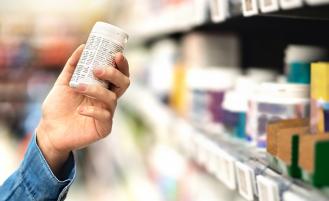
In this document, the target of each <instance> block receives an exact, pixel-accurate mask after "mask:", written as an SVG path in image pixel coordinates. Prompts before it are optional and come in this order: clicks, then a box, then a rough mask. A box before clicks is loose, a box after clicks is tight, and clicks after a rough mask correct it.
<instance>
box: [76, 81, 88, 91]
mask: <svg viewBox="0 0 329 201" xmlns="http://www.w3.org/2000/svg"><path fill="white" fill-rule="evenodd" d="M78 90H79V91H81V92H83V91H86V90H87V85H86V84H83V83H81V84H79V87H78Z"/></svg>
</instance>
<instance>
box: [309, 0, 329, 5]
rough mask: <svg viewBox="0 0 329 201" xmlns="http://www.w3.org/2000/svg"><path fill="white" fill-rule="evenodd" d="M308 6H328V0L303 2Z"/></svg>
mask: <svg viewBox="0 0 329 201" xmlns="http://www.w3.org/2000/svg"><path fill="white" fill-rule="evenodd" d="M305 1H306V3H307V4H308V5H311V6H317V5H322V4H328V3H329V0H305Z"/></svg>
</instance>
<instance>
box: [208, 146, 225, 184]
mask: <svg viewBox="0 0 329 201" xmlns="http://www.w3.org/2000/svg"><path fill="white" fill-rule="evenodd" d="M223 152H224V151H223V150H222V149H221V148H220V147H219V146H216V147H213V154H212V158H211V165H210V167H211V169H212V170H213V172H214V174H215V176H216V177H217V179H219V180H220V181H223V180H224V176H223V172H224V163H223Z"/></svg>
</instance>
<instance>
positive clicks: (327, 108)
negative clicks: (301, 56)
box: [311, 62, 329, 133]
mask: <svg viewBox="0 0 329 201" xmlns="http://www.w3.org/2000/svg"><path fill="white" fill-rule="evenodd" d="M311 132H312V133H323V132H329V63H328V62H318V63H312V65H311Z"/></svg>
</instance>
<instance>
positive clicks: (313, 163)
mask: <svg viewBox="0 0 329 201" xmlns="http://www.w3.org/2000/svg"><path fill="white" fill-rule="evenodd" d="M328 151H329V135H328V134H324V133H318V134H315V135H304V136H301V138H300V145H299V157H300V158H299V166H300V167H301V168H302V178H303V180H305V181H307V182H309V183H311V184H312V185H314V186H315V187H320V188H323V187H329V172H328V168H329V163H328V161H327V156H328Z"/></svg>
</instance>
